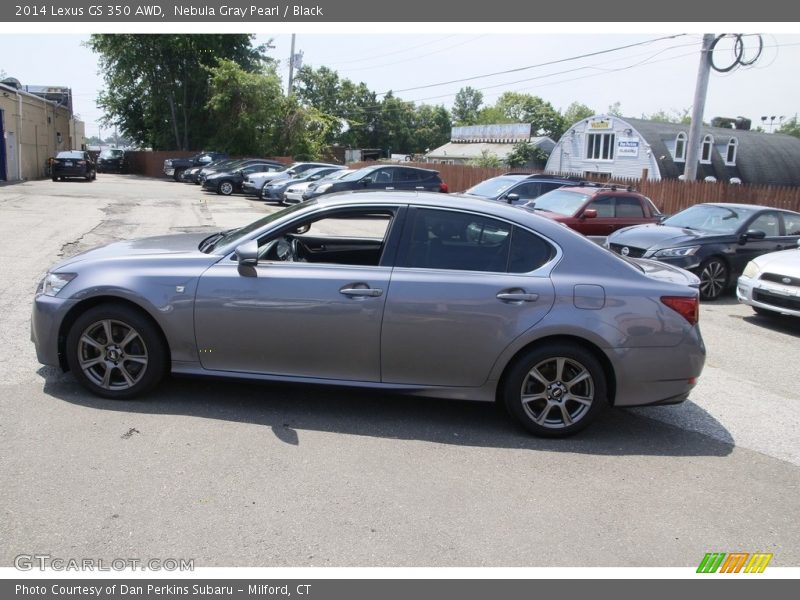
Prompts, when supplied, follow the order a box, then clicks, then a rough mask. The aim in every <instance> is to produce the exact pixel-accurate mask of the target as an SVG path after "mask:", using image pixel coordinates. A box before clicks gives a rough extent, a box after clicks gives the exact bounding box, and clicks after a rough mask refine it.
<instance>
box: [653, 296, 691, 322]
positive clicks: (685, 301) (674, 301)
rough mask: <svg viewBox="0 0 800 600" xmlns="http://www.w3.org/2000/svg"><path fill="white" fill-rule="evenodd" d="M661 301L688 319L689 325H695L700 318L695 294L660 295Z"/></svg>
mask: <svg viewBox="0 0 800 600" xmlns="http://www.w3.org/2000/svg"><path fill="white" fill-rule="evenodd" d="M661 302H662V303H664V304H666V305H667V306H669V307H670V308H671V309H672V310H674V311H675V312H676V313H678V314H679V315H680V316H682V317H683V318H684V319H686V320H687V321H689V324H690V325H696V324H697V322H698V321H699V320H700V300H699V299H698V298H697V296H692V297H691V298H689V297H687V296H661Z"/></svg>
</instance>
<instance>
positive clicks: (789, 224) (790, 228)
mask: <svg viewBox="0 0 800 600" xmlns="http://www.w3.org/2000/svg"><path fill="white" fill-rule="evenodd" d="M782 214H783V226H784V231H786V235H800V215H793V214H791V213H782Z"/></svg>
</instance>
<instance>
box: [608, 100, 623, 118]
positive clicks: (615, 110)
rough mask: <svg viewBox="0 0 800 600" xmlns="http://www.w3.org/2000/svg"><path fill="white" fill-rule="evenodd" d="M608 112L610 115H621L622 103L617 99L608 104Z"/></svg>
mask: <svg viewBox="0 0 800 600" xmlns="http://www.w3.org/2000/svg"><path fill="white" fill-rule="evenodd" d="M608 114H609V115H611V116H612V117H621V116H622V103H621V102H620V101H619V100H617V101H616V102H614V104H610V105H609V106H608Z"/></svg>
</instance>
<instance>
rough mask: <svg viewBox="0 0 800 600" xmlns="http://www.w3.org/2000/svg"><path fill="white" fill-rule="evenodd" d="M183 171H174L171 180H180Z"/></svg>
mask: <svg viewBox="0 0 800 600" xmlns="http://www.w3.org/2000/svg"><path fill="white" fill-rule="evenodd" d="M185 170H186V169H175V172H174V173H173V174H172V178H173V179H174V180H175V181H180V180H181V177H183V172H184V171H185Z"/></svg>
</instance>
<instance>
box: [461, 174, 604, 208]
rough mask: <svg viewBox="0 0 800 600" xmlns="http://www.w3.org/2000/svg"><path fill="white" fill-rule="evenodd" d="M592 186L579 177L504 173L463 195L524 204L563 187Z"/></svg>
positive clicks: (479, 184) (473, 187)
mask: <svg viewBox="0 0 800 600" xmlns="http://www.w3.org/2000/svg"><path fill="white" fill-rule="evenodd" d="M581 183H583V184H585V185H594V184H592V183H591V182H589V181H586V180H584V179H581V178H579V177H557V176H555V175H544V174H535V175H531V174H529V173H505V174H503V175H499V176H497V177H492V178H491V179H487V180H485V181H481V182H480V183H478V184H477V185H474V186H472V187H471V188H469V189H468V190H467V191H466V192H464V193H465V194H468V195H470V196H479V197H481V198H488V199H489V200H500V201H503V202H506V203H508V204H525V203H526V202H528V201H530V200H533V199H534V198H538V197H539V196H541V195H542V194H545V193H547V192H550V191H552V190H556V189H558V188H560V187H563V186H565V185H570V186H574V185H578V184H581Z"/></svg>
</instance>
